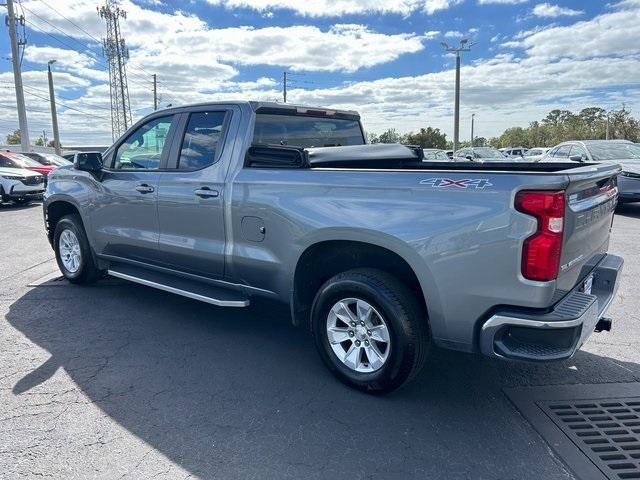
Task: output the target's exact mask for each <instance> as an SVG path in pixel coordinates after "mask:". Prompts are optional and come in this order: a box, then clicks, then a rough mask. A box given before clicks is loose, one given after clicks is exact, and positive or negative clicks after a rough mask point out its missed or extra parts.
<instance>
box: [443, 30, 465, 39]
mask: <svg viewBox="0 0 640 480" xmlns="http://www.w3.org/2000/svg"><path fill="white" fill-rule="evenodd" d="M444 36H445V37H447V38H462V37H464V33H462V32H459V31H458V30H449V31H448V32H446V33H445V34H444Z"/></svg>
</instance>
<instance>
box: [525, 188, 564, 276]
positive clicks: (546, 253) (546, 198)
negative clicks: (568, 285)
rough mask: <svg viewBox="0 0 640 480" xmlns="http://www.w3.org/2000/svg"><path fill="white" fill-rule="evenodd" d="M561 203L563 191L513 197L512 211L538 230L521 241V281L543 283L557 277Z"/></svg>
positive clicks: (526, 193) (562, 211) (561, 220)
mask: <svg viewBox="0 0 640 480" xmlns="http://www.w3.org/2000/svg"><path fill="white" fill-rule="evenodd" d="M564 203H565V202H564V192H563V191H542V190H540V191H527V190H525V191H522V192H518V194H517V195H516V202H515V206H516V210H518V211H519V212H522V213H526V214H528V215H533V216H534V217H536V219H537V220H538V230H537V231H536V233H534V234H533V235H531V236H530V237H529V238H527V239H526V240H525V241H524V246H523V249H522V276H523V277H524V278H528V279H529V280H539V281H543V282H547V281H549V280H555V279H556V278H557V277H558V268H559V266H560V253H561V251H562V232H563V230H564V206H565V205H564Z"/></svg>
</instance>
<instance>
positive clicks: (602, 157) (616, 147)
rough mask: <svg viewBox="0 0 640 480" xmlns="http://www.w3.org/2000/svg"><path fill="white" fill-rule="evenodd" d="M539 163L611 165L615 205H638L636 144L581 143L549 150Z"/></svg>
mask: <svg viewBox="0 0 640 480" xmlns="http://www.w3.org/2000/svg"><path fill="white" fill-rule="evenodd" d="M543 161H551V162H558V161H559V162H567V161H572V162H596V163H599V162H612V163H617V164H619V165H620V166H621V167H622V172H621V173H620V175H618V195H619V196H618V203H628V202H640V145H638V144H635V143H632V142H630V141H628V140H581V141H571V142H564V143H561V144H560V145H557V146H555V147H553V148H552V149H551V150H550V151H549V153H548V154H547V155H545V157H544V159H543Z"/></svg>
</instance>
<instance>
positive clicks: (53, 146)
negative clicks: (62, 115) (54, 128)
mask: <svg viewBox="0 0 640 480" xmlns="http://www.w3.org/2000/svg"><path fill="white" fill-rule="evenodd" d="M47 147H51V148H56V142H55V141H54V140H49V142H47ZM60 147H62V143H61V144H60Z"/></svg>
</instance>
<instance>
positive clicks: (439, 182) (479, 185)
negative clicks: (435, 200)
mask: <svg viewBox="0 0 640 480" xmlns="http://www.w3.org/2000/svg"><path fill="white" fill-rule="evenodd" d="M420 185H431V186H432V187H434V188H446V187H455V188H475V189H477V190H482V189H483V188H486V187H491V186H493V183H491V182H489V180H487V179H486V178H464V179H462V180H453V179H451V178H425V179H424V180H420Z"/></svg>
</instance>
